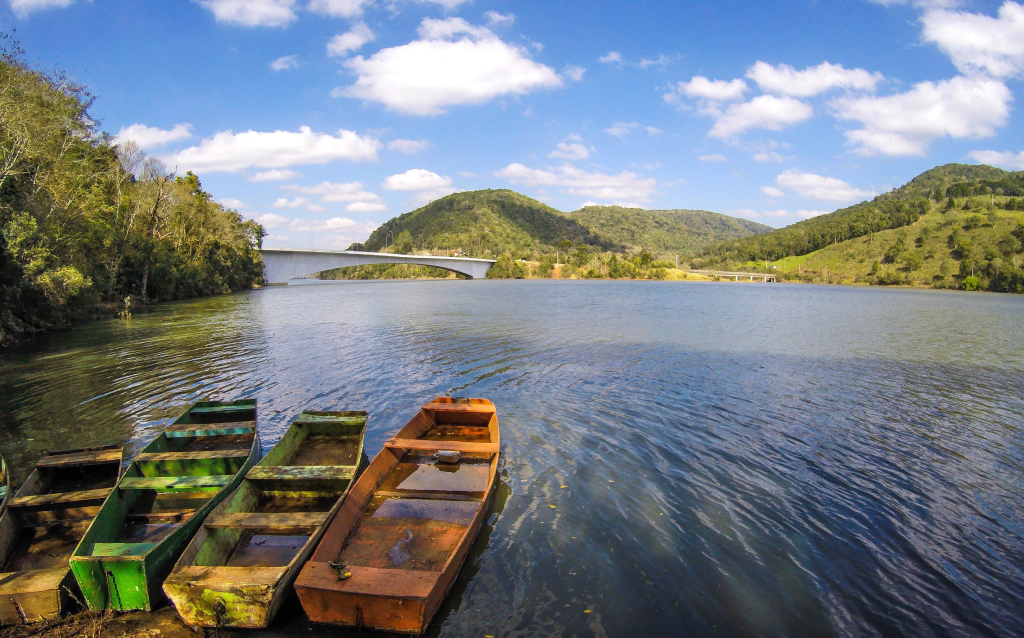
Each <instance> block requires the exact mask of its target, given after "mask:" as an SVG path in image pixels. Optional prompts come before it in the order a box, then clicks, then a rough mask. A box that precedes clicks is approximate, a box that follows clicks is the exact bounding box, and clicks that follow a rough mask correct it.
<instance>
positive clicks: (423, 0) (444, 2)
mask: <svg viewBox="0 0 1024 638" xmlns="http://www.w3.org/2000/svg"><path fill="white" fill-rule="evenodd" d="M416 1H417V2H419V3H420V4H436V5H440V6H441V7H443V8H444V9H446V10H447V9H455V8H456V7H458V6H459V5H460V4H465V3H467V2H472V0H416Z"/></svg>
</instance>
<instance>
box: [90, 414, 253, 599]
mask: <svg viewBox="0 0 1024 638" xmlns="http://www.w3.org/2000/svg"><path fill="white" fill-rule="evenodd" d="M258 454H259V441H258V439H257V438H256V403H255V401H251V400H249V401H234V402H230V403H220V402H213V401H210V402H200V403H197V404H195V405H194V406H193V407H192V408H190V409H189V411H188V412H186V413H185V414H184V415H183V416H182V417H181V418H179V419H178V420H177V421H175V422H174V423H173V424H172V425H170V426H168V427H167V429H165V430H164V431H163V432H162V433H161V434H160V435H159V436H157V437H156V439H154V440H153V441H152V442H151V443H150V444H149V445H147V446H146V447H145V448H144V449H143V451H142V452H141V453H139V455H138V456H137V457H136V458H135V460H134V461H133V462H132V464H131V465H129V466H128V468H127V469H126V470H125V472H124V475H123V476H122V477H121V480H120V481H119V482H118V484H117V487H116V488H115V491H114V493H113V494H112V495H111V497H110V499H108V500H107V502H106V503H105V504H104V506H103V507H102V508H101V510H100V512H99V513H98V514H97V516H96V518H95V520H94V521H93V523H92V525H91V526H90V527H89V530H88V531H87V532H86V534H85V537H84V538H83V539H82V541H81V543H80V544H79V545H78V547H77V548H76V550H75V553H74V555H73V557H72V560H71V562H72V568H73V569H74V572H75V576H76V578H77V579H78V582H79V584H80V585H81V587H82V592H83V594H84V595H85V597H86V600H87V602H88V604H89V607H90V608H92V609H103V608H106V607H114V608H117V609H150V608H151V605H152V604H153V602H154V601H153V596H152V595H151V594H153V593H157V592H159V591H160V587H159V585H160V582H162V580H163V577H164V576H165V575H166V573H167V571H168V570H169V569H170V567H171V565H172V564H173V562H174V559H176V558H177V556H178V555H179V554H180V551H181V550H182V549H183V548H184V546H185V544H186V543H187V542H188V539H189V538H190V537H191V536H192V533H193V531H194V530H195V528H196V527H197V526H198V525H199V523H200V522H201V521H202V519H203V518H205V516H206V514H207V513H208V512H209V510H210V509H211V508H212V507H213V506H214V505H216V503H218V502H220V499H221V498H223V496H225V495H226V494H227V490H226V489H225V488H229V487H231V486H233V485H236V484H237V482H238V481H240V480H241V476H240V475H239V473H240V472H241V471H242V470H243V469H245V468H246V467H248V466H249V465H251V464H252V463H253V462H254V461H255V458H257V457H258ZM154 580H155V581H156V582H153V581H154Z"/></svg>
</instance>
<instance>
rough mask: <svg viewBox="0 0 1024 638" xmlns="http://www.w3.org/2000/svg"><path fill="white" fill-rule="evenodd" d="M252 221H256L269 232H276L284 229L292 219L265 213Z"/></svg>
mask: <svg viewBox="0 0 1024 638" xmlns="http://www.w3.org/2000/svg"><path fill="white" fill-rule="evenodd" d="M252 219H255V220H256V221H258V222H259V223H260V224H262V225H263V227H264V228H266V229H267V230H274V229H275V228H284V227H285V226H286V225H287V224H288V222H290V221H291V218H290V217H285V216H283V215H275V214H274V213H264V214H263V215H256V216H255V217H253V218H252Z"/></svg>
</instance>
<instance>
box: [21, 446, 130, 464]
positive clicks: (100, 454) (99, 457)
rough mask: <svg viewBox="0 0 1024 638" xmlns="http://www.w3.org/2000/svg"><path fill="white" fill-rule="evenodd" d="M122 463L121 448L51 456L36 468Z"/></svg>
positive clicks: (42, 459) (39, 462)
mask: <svg viewBox="0 0 1024 638" xmlns="http://www.w3.org/2000/svg"><path fill="white" fill-rule="evenodd" d="M115 461H117V462H119V463H120V461H121V448H120V447H118V448H116V449H107V450H88V451H84V452H72V453H70V454H51V455H50V456H44V457H43V458H41V459H39V460H38V461H36V467H68V466H72V467H78V466H80V465H92V464H96V463H113V462H115Z"/></svg>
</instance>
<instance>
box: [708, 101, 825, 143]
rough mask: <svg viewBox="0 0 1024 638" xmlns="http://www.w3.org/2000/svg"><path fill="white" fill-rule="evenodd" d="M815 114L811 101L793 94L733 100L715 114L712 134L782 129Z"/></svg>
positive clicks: (727, 134) (731, 135)
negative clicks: (792, 96)
mask: <svg viewBox="0 0 1024 638" xmlns="http://www.w3.org/2000/svg"><path fill="white" fill-rule="evenodd" d="M813 114H814V110H813V109H812V108H811V107H810V105H809V104H805V103H803V102H801V101H800V100H797V99H794V98H791V97H788V96H786V97H776V96H774V95H759V96H757V97H755V98H754V99H752V100H750V101H749V102H744V103H742V104H732V105H730V106H729V107H728V108H726V110H725V111H723V112H719V113H716V114H715V119H716V121H715V125H714V126H713V127H711V131H710V132H709V133H708V135H710V136H711V137H720V138H726V139H727V138H731V137H734V136H736V135H739V134H740V133H742V132H744V131H746V130H749V129H752V128H763V129H768V130H772V131H778V130H779V129H781V128H783V127H784V126H790V125H793V124H797V123H799V122H803V121H804V120H806V119H808V118H810V117H811V115H813Z"/></svg>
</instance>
